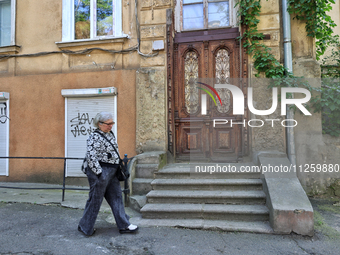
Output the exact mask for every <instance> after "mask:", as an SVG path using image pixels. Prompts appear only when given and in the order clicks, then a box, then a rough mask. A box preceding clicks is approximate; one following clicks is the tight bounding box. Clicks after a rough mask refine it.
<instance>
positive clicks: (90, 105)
mask: <svg viewBox="0 0 340 255" xmlns="http://www.w3.org/2000/svg"><path fill="white" fill-rule="evenodd" d="M62 95H63V96H64V97H66V99H65V156H66V157H72V158H83V157H84V156H85V153H86V140H87V138H88V137H89V135H90V134H91V133H92V132H93V131H94V130H95V127H94V126H93V119H94V117H95V116H96V114H97V113H98V112H102V111H106V112H111V113H112V114H113V116H114V119H113V121H114V122H115V123H117V100H116V99H117V97H116V90H115V88H113V87H111V88H102V89H76V90H63V91H62ZM112 131H113V132H114V133H115V134H116V137H117V139H118V136H117V125H114V126H113V128H112ZM81 165H82V161H80V160H67V167H66V176H81V177H85V175H84V174H83V173H82V172H81Z"/></svg>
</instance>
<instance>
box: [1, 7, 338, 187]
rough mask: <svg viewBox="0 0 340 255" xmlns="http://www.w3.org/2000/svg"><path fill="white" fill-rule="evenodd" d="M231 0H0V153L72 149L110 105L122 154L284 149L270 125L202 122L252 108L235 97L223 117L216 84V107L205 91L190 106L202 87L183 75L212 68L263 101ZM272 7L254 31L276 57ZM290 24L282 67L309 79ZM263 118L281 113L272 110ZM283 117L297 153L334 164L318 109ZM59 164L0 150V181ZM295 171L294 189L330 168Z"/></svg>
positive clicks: (302, 38) (193, 156) (212, 154)
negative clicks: (289, 59)
mask: <svg viewBox="0 0 340 255" xmlns="http://www.w3.org/2000/svg"><path fill="white" fill-rule="evenodd" d="M234 6H235V1H233V0H229V1H223V0H221V1H219V0H216V1H209V0H202V1H190V0H177V1H172V0H145V1H141V0H135V1H134V0H107V1H106V0H105V1H104V0H102V1H100V0H88V1H85V0H84V1H80V0H74V1H73V0H58V1H53V0H44V1H39V0H29V1H26V0H1V1H0V11H1V16H0V17H1V23H0V26H1V31H0V32H1V34H0V41H1V45H0V58H1V59H0V107H1V108H0V109H1V123H0V126H1V127H0V128H1V130H3V131H1V134H0V145H1V146H2V147H1V148H0V152H1V156H11V157H65V156H66V157H76V158H81V157H82V156H83V155H84V153H85V141H86V137H87V136H88V134H89V132H91V130H92V128H93V127H92V126H91V122H92V119H93V117H94V114H95V113H96V112H98V111H102V110H109V111H112V112H113V113H114V114H115V119H116V123H117V125H116V126H115V129H114V131H115V132H116V134H117V138H118V143H119V148H120V151H121V153H122V154H125V153H126V154H128V156H129V157H130V156H135V155H137V154H140V153H143V152H148V151H166V152H168V155H169V158H173V159H174V160H181V161H187V160H198V159H204V160H206V161H216V162H245V161H253V162H256V160H257V155H258V154H259V153H260V152H263V151H267V152H268V151H277V152H282V153H285V152H286V150H287V142H286V130H285V128H284V127H283V126H282V125H278V126H277V127H275V128H273V127H272V126H270V125H267V126H264V127H263V128H254V127H251V126H249V125H242V124H241V125H234V126H233V127H221V128H216V129H215V128H213V127H212V125H213V120H214V119H217V118H219V119H228V120H229V121H231V120H232V121H234V122H238V123H244V122H247V123H248V121H249V120H251V119H258V117H256V116H255V115H254V114H252V113H251V112H249V110H248V108H247V105H245V112H244V114H243V115H237V116H236V115H233V114H232V109H233V104H232V103H233V101H230V92H228V91H227V90H225V89H224V90H223V89H221V90H219V91H218V93H219V94H220V95H221V105H223V107H220V106H219V105H218V106H217V105H216V106H214V104H213V101H212V100H210V101H208V104H207V114H202V109H201V108H202V106H201V100H202V97H201V94H202V93H203V92H202V93H201V92H199V91H201V90H198V89H197V88H196V87H194V88H192V86H191V85H192V84H191V83H192V82H191V81H192V78H194V79H201V80H200V81H202V82H203V83H209V82H210V80H209V79H212V78H213V79H215V80H216V79H217V80H218V82H219V83H228V82H231V83H232V84H233V85H235V86H237V87H238V88H240V90H241V91H242V92H243V94H244V96H245V98H247V96H248V90H247V88H248V87H249V86H252V87H253V89H254V98H253V99H254V102H255V103H254V105H255V106H256V108H257V109H267V108H268V107H270V104H269V103H270V101H268V98H271V94H270V91H268V90H267V89H266V86H265V85H264V84H262V83H255V84H252V83H251V82H250V81H249V78H251V77H254V75H255V71H254V70H253V68H252V59H251V56H248V55H247V54H246V53H245V51H244V49H243V48H242V44H241V43H240V42H239V41H238V40H237V37H239V36H240V35H241V34H242V33H243V31H244V30H243V29H244V28H243V27H240V26H239V23H238V17H237V8H235V7H234ZM336 8H337V9H336ZM335 9H336V10H337V13H338V12H339V4H338V3H337V5H335ZM281 12H282V6H281V4H280V1H278V0H270V1H265V2H263V6H262V9H261V16H260V17H259V19H260V23H259V27H258V29H259V31H260V32H263V33H264V34H265V39H264V43H265V44H266V45H268V46H270V48H271V49H272V52H273V53H274V55H275V56H276V58H277V59H278V60H280V61H281V62H283V60H284V53H283V35H282V15H281ZM337 22H338V23H339V21H337ZM291 34H292V48H293V52H292V54H293V69H294V74H296V75H297V76H304V77H306V78H313V79H314V78H320V66H319V64H318V63H317V62H316V60H315V43H314V41H313V39H312V38H309V37H307V35H306V32H305V30H304V24H303V23H301V22H299V21H297V20H293V19H292V20H291ZM241 78H242V79H241ZM204 79H206V80H204ZM215 80H214V81H215ZM233 82H234V83H233ZM261 84H262V85H261ZM316 86H317V85H316ZM202 88H203V87H202ZM200 93H201V94H200ZM216 99H217V97H216ZM245 102H247V100H245ZM222 103H223V104H222ZM268 118H269V117H268ZM270 118H271V119H279V120H280V121H282V120H284V119H285V117H284V116H282V115H281V114H280V111H279V110H278V111H276V112H275V113H273V114H272V115H271V116H270ZM295 118H296V120H297V122H298V123H299V125H298V126H296V127H295V128H294V130H295V147H296V159H297V163H298V164H299V165H304V164H312V163H320V162H322V163H324V162H326V163H332V164H335V163H336V162H338V158H336V157H337V155H339V154H338V153H339V150H340V148H339V143H338V142H334V140H332V139H329V138H325V137H323V135H322V130H321V120H320V115H319V114H317V113H315V114H314V113H313V115H312V116H311V117H306V116H304V115H302V114H297V115H296V116H295ZM253 125H255V124H253ZM325 139H326V140H327V139H328V140H327V141H325ZM329 146H331V147H329ZM63 164H64V161H63V160H57V159H56V160H43V159H39V160H29V159H9V160H8V159H1V170H0V181H28V182H34V181H36V182H60V180H61V179H62V175H63V166H64V165H63ZM78 168H79V160H78V161H77V160H74V161H72V160H70V161H68V163H67V176H68V177H70V178H72V177H81V176H83V175H82V174H81V172H80V168H79V169H78ZM299 175H300V176H299V178H300V181H301V182H302V183H303V185H304V186H305V187H313V185H316V186H318V185H321V186H322V185H327V184H329V182H330V181H331V178H333V176H330V175H327V173H325V174H323V175H322V176H321V175H318V176H317V177H316V175H308V174H305V173H300V174H299Z"/></svg>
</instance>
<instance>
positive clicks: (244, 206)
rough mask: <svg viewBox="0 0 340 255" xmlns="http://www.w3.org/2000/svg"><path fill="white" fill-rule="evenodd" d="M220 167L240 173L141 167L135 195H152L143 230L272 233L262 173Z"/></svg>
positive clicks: (144, 210)
mask: <svg viewBox="0 0 340 255" xmlns="http://www.w3.org/2000/svg"><path fill="white" fill-rule="evenodd" d="M200 165H202V164H200ZM210 165H211V164H210ZM219 165H221V166H223V165H232V166H233V167H234V169H237V171H234V172H227V173H223V174H220V175H217V174H207V173H206V174H192V173H190V164H186V163H181V164H169V165H166V166H165V167H164V168H162V169H160V170H158V171H157V169H156V166H155V165H154V164H151V165H150V164H149V168H148V167H147V164H138V165H137V166H136V177H137V178H135V180H134V182H133V185H136V188H135V190H136V191H137V193H139V194H140V195H142V193H143V192H147V191H149V192H148V193H147V194H146V198H147V203H146V204H145V205H144V206H143V207H142V208H141V210H140V211H141V214H142V219H141V221H143V225H145V224H146V225H157V226H177V227H187V228H201V229H221V230H225V231H248V232H257V233H272V229H271V228H270V225H269V210H268V208H267V207H266V205H265V203H266V195H265V193H264V192H263V188H262V180H261V179H260V173H253V172H252V173H243V172H241V171H240V167H241V166H245V165H246V164H241V163H234V164H219ZM248 165H249V166H251V165H250V164H248ZM191 166H192V165H191ZM146 169H149V170H146ZM139 171H140V172H139ZM138 172H139V173H138ZM152 177H153V178H152ZM143 185H144V186H143ZM143 187H144V188H143Z"/></svg>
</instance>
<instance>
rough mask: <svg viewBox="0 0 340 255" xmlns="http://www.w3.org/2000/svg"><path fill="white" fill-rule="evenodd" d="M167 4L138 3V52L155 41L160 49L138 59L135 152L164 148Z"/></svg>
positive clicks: (163, 0) (155, 0)
mask: <svg viewBox="0 0 340 255" xmlns="http://www.w3.org/2000/svg"><path fill="white" fill-rule="evenodd" d="M171 4H172V1H171V0H153V1H151V0H148V1H142V2H141V11H140V14H139V15H140V24H141V28H140V31H141V34H140V36H141V51H142V52H143V53H151V52H152V49H153V43H154V42H155V41H157V42H158V43H161V42H163V44H164V50H160V51H158V55H157V56H155V57H152V58H146V57H142V58H141V63H140V68H139V69H138V71H137V75H136V76H137V77H136V78H137V80H136V86H137V89H136V91H137V92H136V93H137V97H136V104H137V130H136V151H137V153H142V152H146V151H164V150H166V148H167V143H168V141H167V135H166V133H167V118H166V116H167V115H166V113H167V110H166V98H167V94H166V88H167V83H166V9H167V8H170V7H171Z"/></svg>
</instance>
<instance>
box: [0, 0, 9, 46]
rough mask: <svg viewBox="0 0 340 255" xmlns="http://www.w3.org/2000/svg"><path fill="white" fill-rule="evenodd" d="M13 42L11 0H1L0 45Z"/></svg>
mask: <svg viewBox="0 0 340 255" xmlns="http://www.w3.org/2000/svg"><path fill="white" fill-rule="evenodd" d="M10 44H11V1H3V2H0V46H7V45H10Z"/></svg>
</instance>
